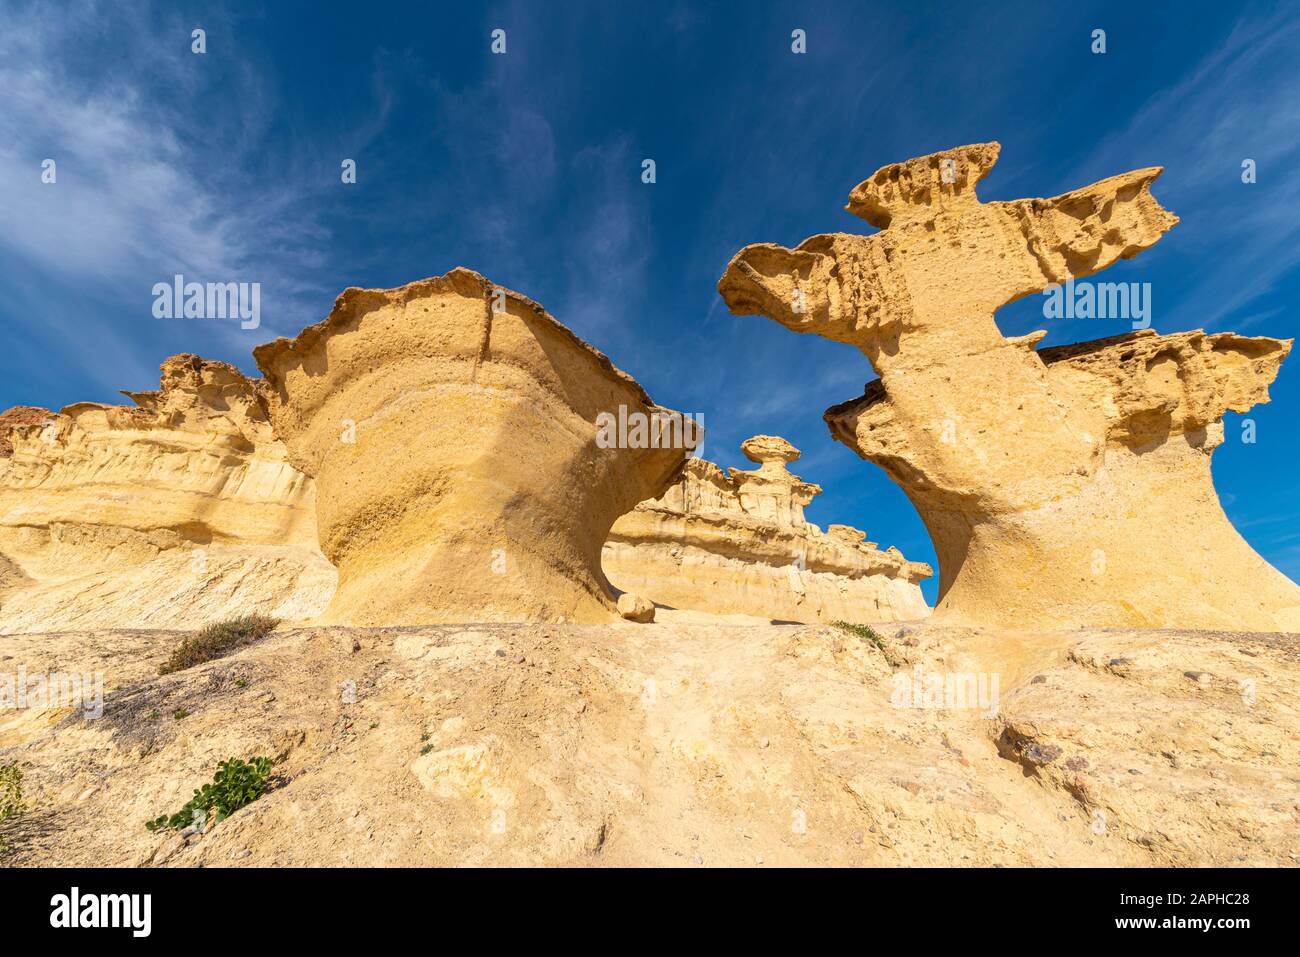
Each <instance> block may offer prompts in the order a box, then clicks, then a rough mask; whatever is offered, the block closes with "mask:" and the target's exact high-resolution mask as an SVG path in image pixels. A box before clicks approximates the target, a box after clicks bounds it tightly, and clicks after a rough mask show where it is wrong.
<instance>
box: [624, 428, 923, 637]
mask: <svg viewBox="0 0 1300 957" xmlns="http://www.w3.org/2000/svg"><path fill="white" fill-rule="evenodd" d="M741 449H742V451H744V453H745V455H746V456H747V457H748V458H749V459H750V460H751V461H753V462H756V463H758V465H759V467H758V468H757V469H755V470H753V471H745V470H742V469H734V468H733V469H729V470H728V471H727V472H723V470H722V469H720V468H719V467H718V466H716V465H714V464H713V463H712V462H707V461H704V460H702V459H691V460H690V461H689V462H687V464H686V467H685V469H684V470H683V472H682V477H681V479H680V480H679V481H678V483H677V484H676V485H674V486H673V487H672V488H670V489H669V490H668V491H667V492H666V493H665V494H664V495H662V496H661V497H659V498H657V499H652V500H649V501H646V502H642V503H641V504H640V505H638V506H637V507H636V508H635V509H634V510H633V511H631V512H628V513H627V514H626V515H624V516H623V517H622V518H620V519H619V520H618V521H617V522H615V523H614V527H613V529H611V531H610V537H609V541H608V542H607V543H606V544H605V551H604V557H603V559H602V560H603V562H604V568H605V574H606V575H608V576H609V580H610V582H611V583H612V584H613V585H614V586H615V587H617V588H621V589H626V590H628V591H633V592H637V593H638V594H642V595H645V596H646V597H648V598H650V599H652V600H653V601H655V602H657V603H659V604H661V605H665V606H668V607H670V608H674V609H690V610H695V611H703V612H710V613H713V614H724V615H725V614H744V615H753V616H758V617H765V618H769V619H774V620H778V621H810V622H812V621H836V620H843V621H862V622H869V621H898V620H902V619H912V618H923V617H925V616H926V615H928V614H929V608H928V606H927V605H926V603H925V599H924V598H923V597H922V595H921V589H920V587H919V585H918V582H920V581H921V580H923V579H925V578H927V577H929V575H930V567H929V566H928V565H925V564H922V563H920V562H909V561H907V560H906V559H904V558H903V556H902V554H901V553H900V552H899V551H898V550H897V549H895V548H890V549H888V550H887V551H881V550H880V549H879V548H877V547H876V545H875V544H874V543H872V542H867V541H865V538H866V535H865V533H864V532H861V531H859V530H858V529H855V528H850V527H849V526H847V525H831V526H830V527H829V529H828V530H827V531H826V532H823V531H822V530H821V529H820V528H818V527H817V526H816V525H815V524H813V523H811V522H809V521H807V520H806V519H805V518H804V511H803V510H804V506H806V505H807V504H808V503H809V502H811V501H812V500H813V498H814V497H815V496H816V495H819V494H820V493H821V491H822V490H821V488H820V487H819V486H817V485H812V484H810V483H808V482H804V481H802V480H800V479H799V477H798V476H796V475H792V474H791V473H790V470H789V469H788V468H787V467H786V466H787V464H788V463H790V462H794V461H796V460H797V459H798V458H799V450H798V449H796V448H795V447H794V446H793V445H791V444H790V443H789V442H787V441H786V440H785V439H782V438H780V437H778V436H771V435H756V436H754V437H753V438H751V439H748V440H746V441H745V442H744V444H743V445H742V446H741Z"/></svg>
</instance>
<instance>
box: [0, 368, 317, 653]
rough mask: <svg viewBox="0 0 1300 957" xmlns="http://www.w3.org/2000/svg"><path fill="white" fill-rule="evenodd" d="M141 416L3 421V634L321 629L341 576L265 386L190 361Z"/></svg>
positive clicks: (136, 397)
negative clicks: (319, 538) (265, 625)
mask: <svg viewBox="0 0 1300 957" xmlns="http://www.w3.org/2000/svg"><path fill="white" fill-rule="evenodd" d="M126 394H127V395H128V396H129V397H130V398H131V399H132V400H133V401H134V402H135V406H134V407H132V406H113V405H101V404H98V403H92V402H81V403H77V404H75V405H71V406H68V407H67V408H64V409H63V410H61V411H60V412H58V413H53V412H48V411H46V410H44V409H34V408H29V407H23V408H19V409H11V410H10V411H9V412H6V413H5V414H4V416H3V417H0V432H3V433H4V437H5V438H4V441H5V443H6V448H7V452H6V451H5V450H4V449H0V630H3V631H51V630H58V629H65V628H84V627H96V628H105V627H123V628H143V627H152V628H178V627H180V628H183V627H195V626H197V625H200V624H202V623H204V622H206V621H208V620H212V619H217V618H224V617H230V616H233V615H243V614H248V613H250V612H255V611H256V612H262V613H265V614H270V615H274V616H276V617H279V618H285V619H291V620H292V619H300V620H301V619H308V618H311V617H314V616H315V615H316V614H317V613H319V611H320V610H321V609H322V608H323V607H324V606H325V603H326V602H327V601H328V599H329V596H330V594H331V592H332V590H333V587H334V580H335V573H334V570H333V568H331V567H330V565H329V563H328V562H326V561H325V559H324V556H322V555H321V554H320V551H319V549H318V548H317V547H316V543H315V520H314V517H313V500H312V488H311V483H310V481H309V480H308V479H307V478H306V476H304V475H302V474H301V473H300V472H298V471H297V470H295V469H294V468H293V467H292V466H290V465H289V464H288V462H287V461H286V458H285V450H284V447H283V446H282V445H281V444H280V443H279V442H277V441H276V440H275V439H274V438H273V436H272V434H271V427H270V423H269V421H268V419H267V414H266V407H265V403H264V402H263V400H262V398H261V397H260V395H259V394H258V390H257V387H256V385H255V383H253V382H252V381H250V380H249V379H247V378H245V377H244V376H243V375H242V374H241V373H240V372H239V370H237V369H235V368H234V367H233V366H230V365H227V364H226V363H223V362H212V361H208V360H204V359H200V358H199V357H197V356H192V355H179V356H173V357H171V358H170V359H168V360H166V361H165V362H164V363H163V365H162V381H161V387H160V388H159V390H158V391H156V392H139V393H126Z"/></svg>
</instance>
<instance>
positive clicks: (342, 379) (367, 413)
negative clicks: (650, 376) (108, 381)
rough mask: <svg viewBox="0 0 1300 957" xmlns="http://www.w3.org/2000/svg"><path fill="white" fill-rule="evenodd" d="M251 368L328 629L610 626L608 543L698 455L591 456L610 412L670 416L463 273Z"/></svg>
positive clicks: (534, 314)
mask: <svg viewBox="0 0 1300 957" xmlns="http://www.w3.org/2000/svg"><path fill="white" fill-rule="evenodd" d="M253 354H254V357H255V358H256V360H257V364H258V366H259V367H260V368H261V370H262V372H263V373H264V375H265V376H266V381H267V383H268V386H269V389H268V394H269V402H270V410H271V417H272V421H273V422H274V424H275V430H276V434H277V435H279V436H280V437H281V438H283V439H284V441H285V442H286V444H287V445H288V448H289V454H290V459H291V461H292V462H293V463H294V464H295V465H296V466H298V467H299V468H300V469H302V471H304V472H306V473H307V474H308V475H311V476H313V477H314V478H315V480H316V496H317V518H318V526H319V534H320V544H321V548H322V549H323V551H324V553H325V554H326V555H327V556H328V557H329V559H330V560H331V561H332V562H333V563H334V564H335V565H336V566H337V567H338V569H339V587H338V591H337V593H336V594H335V596H334V599H333V601H332V602H331V604H330V606H329V608H328V610H327V612H326V614H325V616H324V618H323V620H324V621H327V622H331V623H347V624H356V625H388V624H420V623H427V622H447V621H525V620H527V621H550V620H556V619H567V620H569V621H580V622H581V621H617V620H618V618H617V614H616V613H615V611H614V603H613V600H612V597H611V596H610V595H609V594H608V593H607V591H606V588H605V583H604V578H603V576H602V575H601V571H600V550H601V546H602V544H603V543H604V541H605V538H606V536H607V535H608V532H609V528H610V526H611V525H613V523H614V520H615V519H616V518H618V516H619V515H621V514H623V513H624V512H626V511H628V510H629V509H631V508H632V507H633V506H635V505H636V504H637V503H638V502H640V501H642V500H643V499H646V498H651V497H653V496H656V495H658V494H660V493H661V492H662V491H663V490H664V489H665V488H666V487H667V486H668V484H669V483H670V482H672V481H673V479H674V478H675V477H676V474H677V472H678V471H679V470H680V468H681V466H682V463H683V461H684V460H685V458H686V455H687V451H688V448H687V447H685V446H693V445H694V444H696V443H697V442H698V436H693V437H692V438H691V439H690V441H688V442H685V443H679V444H678V445H677V447H669V448H664V447H646V448H619V447H609V448H606V447H602V443H598V442H597V435H598V432H599V428H598V424H597V419H598V418H599V417H600V416H601V414H602V413H607V414H609V415H611V416H615V417H619V416H620V406H621V407H623V413H622V416H621V419H622V420H626V419H628V418H629V417H639V416H645V417H653V416H656V415H659V416H665V415H667V416H675V415H676V413H671V412H670V411H669V410H665V409H660V408H659V407H657V406H655V405H654V403H653V402H651V401H650V398H649V397H648V396H647V395H646V393H645V391H644V390H643V389H642V388H641V387H640V386H639V385H637V383H636V382H635V381H633V379H632V378H631V377H630V376H628V375H627V374H625V373H623V372H621V371H619V370H618V369H616V368H615V367H614V366H613V365H612V364H611V363H610V361H609V359H607V358H606V357H605V356H604V355H602V354H601V353H600V352H598V351H596V350H595V349H594V348H592V347H591V346H590V345H588V344H587V343H585V342H583V341H582V340H581V339H579V338H578V337H577V336H575V335H574V334H573V333H572V332H570V331H569V330H568V329H567V328H565V327H564V326H563V325H561V324H560V323H559V322H558V321H556V320H555V319H554V318H552V317H551V316H550V315H549V314H548V313H547V312H546V311H545V310H544V309H542V307H541V306H539V305H538V304H537V303H535V302H533V301H532V300H530V299H527V298H525V297H524V296H521V295H519V294H518V293H515V292H511V291H509V290H505V289H502V288H500V287H496V286H494V285H493V284H492V283H490V282H489V281H488V280H487V279H485V278H484V277H482V276H480V275H479V274H478V273H475V272H472V271H471V270H468V269H454V270H452V271H451V272H449V273H447V274H446V275H444V276H439V277H436V278H433V279H426V280H423V281H420V282H414V283H411V284H409V285H406V286H402V287H400V288H397V289H356V288H352V289H348V290H345V291H344V292H343V294H342V295H340V296H339V298H338V300H337V302H336V303H335V305H334V309H333V311H332V312H331V313H330V315H329V317H328V318H327V319H325V320H324V321H323V322H321V323H318V324H317V325H315V326H311V327H309V328H307V329H304V330H303V331H302V332H301V333H300V334H299V335H298V336H297V337H296V338H295V339H293V340H288V339H283V338H281V339H277V340H276V341H275V342H272V343H267V344H264V345H261V346H258V347H257V348H256V349H255V350H254V353H253ZM651 431H653V430H651ZM685 431H686V432H691V429H690V428H689V427H688V428H687V429H686V430H685ZM640 434H644V430H642V432H641V433H640ZM629 444H631V443H629ZM656 444H657V443H656Z"/></svg>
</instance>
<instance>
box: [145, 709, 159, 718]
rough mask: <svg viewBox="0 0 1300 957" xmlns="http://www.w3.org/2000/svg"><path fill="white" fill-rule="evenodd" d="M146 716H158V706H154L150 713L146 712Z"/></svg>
mask: <svg viewBox="0 0 1300 957" xmlns="http://www.w3.org/2000/svg"><path fill="white" fill-rule="evenodd" d="M145 717H146V718H156V717H158V709H157V708H154V709H153V710H152V711H150V712H149V713H148V714H146V715H145Z"/></svg>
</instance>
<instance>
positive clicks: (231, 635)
mask: <svg viewBox="0 0 1300 957" xmlns="http://www.w3.org/2000/svg"><path fill="white" fill-rule="evenodd" d="M279 623H280V622H279V620H278V619H276V618H269V617H267V616H266V615H244V616H243V617H241V618H229V619H227V620H226V621H218V622H213V623H212V624H208V625H204V626H203V627H202V628H200V629H199V631H198V634H195V635H193V636H191V637H189V638H186V639H185V640H184V641H182V642H181V643H180V645H179V646H178V647H177V648H176V650H175V651H173V652H172V653H171V657H170V658H168V659H167V660H166V661H164V662H163V663H162V664H161V665H159V666H158V674H160V675H169V674H171V673H172V672H173V671H182V670H184V669H186V668H192V667H194V666H195V665H201V664H203V662H205V661H211V660H212V659H213V658H220V657H221V656H222V655H227V654H229V653H230V652H232V651H234V650H235V649H236V648H238V647H240V646H242V645H248V644H252V643H253V642H254V641H257V640H258V639H259V638H265V637H266V636H267V635H268V634H270V633H271V631H272V629H274V628H275V626H276V625H278V624H279Z"/></svg>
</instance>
